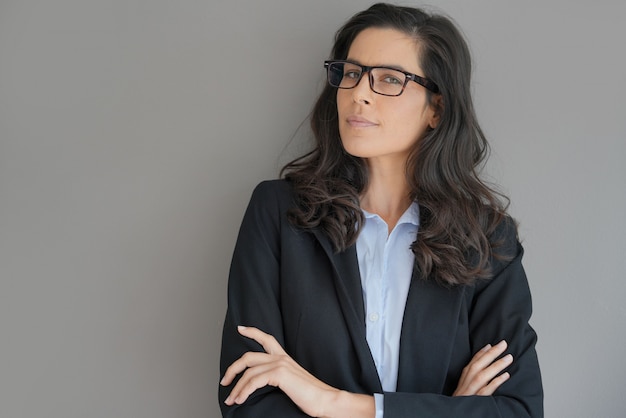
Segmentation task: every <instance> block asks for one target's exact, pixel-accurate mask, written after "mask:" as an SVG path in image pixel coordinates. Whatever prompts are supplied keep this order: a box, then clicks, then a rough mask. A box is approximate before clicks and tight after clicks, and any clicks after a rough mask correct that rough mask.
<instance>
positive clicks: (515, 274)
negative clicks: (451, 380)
mask: <svg viewBox="0 0 626 418" xmlns="http://www.w3.org/2000/svg"><path fill="white" fill-rule="evenodd" d="M494 235H495V236H496V237H495V239H496V240H500V239H501V240H502V241H503V243H504V244H503V247H504V248H503V252H504V253H506V254H510V255H512V256H513V258H512V259H510V261H508V262H495V263H494V269H493V271H494V276H493V277H492V278H491V279H490V280H488V281H483V282H480V283H478V284H476V285H475V286H473V287H472V288H471V289H467V290H468V292H467V295H468V296H467V298H468V309H469V312H468V318H469V338H470V346H471V347H472V350H473V352H476V351H478V350H479V349H480V348H481V347H484V346H485V345H486V344H488V343H491V344H494V343H497V342H499V341H500V340H502V339H505V340H506V341H507V343H508V348H507V352H508V353H511V354H512V355H513V364H512V365H511V366H510V367H509V368H508V372H509V373H510V375H511V377H510V379H509V380H508V381H507V382H505V383H504V384H503V385H502V386H500V387H499V388H498V390H497V391H496V392H495V393H494V395H493V396H460V397H451V396H446V395H443V394H421V393H385V394H384V416H385V418H397V417H420V418H422V417H424V418H425V417H429V418H445V417H464V418H502V417H520V418H521V417H524V418H530V417H532V418H540V417H543V389H542V384H541V374H540V371H539V363H538V360H537V354H536V351H535V343H536V341H537V336H536V333H535V331H534V330H533V329H532V327H531V326H530V325H529V322H528V321H529V319H530V316H531V313H532V303H531V296H530V290H529V287H528V282H527V279H526V275H525V273H524V269H523V267H522V263H521V260H522V254H523V249H522V246H521V244H520V243H519V242H518V240H517V232H516V227H515V225H514V224H513V221H512V220H510V219H508V220H507V221H506V222H503V225H501V226H500V227H499V228H498V230H497V232H496V233H495V234H494ZM468 361H469V359H468Z"/></svg>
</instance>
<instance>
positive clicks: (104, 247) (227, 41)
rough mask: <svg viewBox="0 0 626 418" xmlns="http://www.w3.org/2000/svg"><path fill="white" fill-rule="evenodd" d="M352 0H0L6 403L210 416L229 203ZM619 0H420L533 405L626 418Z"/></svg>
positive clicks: (50, 409) (624, 132) (304, 103)
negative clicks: (503, 245)
mask: <svg viewBox="0 0 626 418" xmlns="http://www.w3.org/2000/svg"><path fill="white" fill-rule="evenodd" d="M405 3H406V4H409V3H408V2H405ZM369 4H370V2H369V1H358V0H345V1H341V2H337V1H330V0H316V1H300V2H298V1H289V0H271V1H263V2H256V1H241V0H238V1H237V0H235V1H232V0H231V1H221V2H220V1H215V0H212V1H211V0H203V1H200V0H181V1H176V2H173V1H165V0H124V1H121V0H107V1H103V0H100V1H96V0H57V1H47V0H31V1H25V0H0V416H1V417H7V418H8V417H11V418H24V417H29V418H30V417H55V418H56V417H58V418H61V417H134V418H142V417H152V418H154V417H163V418H165V417H189V418H191V417H198V418H199V417H217V416H218V408H217V400H216V389H217V380H218V356H219V355H218V352H219V343H220V328H221V323H222V318H223V315H224V312H225V308H226V306H225V290H226V281H227V269H228V265H229V259H230V255H231V252H232V248H233V244H234V240H235V237H236V233H237V229H238V226H239V222H240V220H241V216H242V214H243V211H244V209H245V205H246V203H247V200H248V198H249V195H250V192H251V190H252V188H253V187H254V185H255V184H256V183H257V182H259V181H260V180H262V179H265V178H272V177H275V176H276V175H277V171H278V168H279V167H280V165H281V164H282V163H283V162H285V161H286V160H287V159H288V158H289V157H290V156H293V155H295V154H297V153H298V152H300V151H302V150H303V149H304V148H303V147H304V146H305V145H303V144H304V142H303V140H302V139H303V138H304V137H306V132H305V131H303V130H300V131H298V132H299V133H296V131H297V129H298V126H299V125H300V123H301V122H302V121H303V119H304V118H306V116H307V114H308V112H309V109H310V107H311V104H312V102H313V100H314V98H315V95H316V94H317V92H318V91H319V89H320V87H321V85H322V83H323V70H322V65H321V63H322V60H323V59H324V58H326V56H327V53H328V51H329V48H330V45H331V38H332V33H333V32H334V30H335V29H336V28H337V27H338V26H339V25H340V23H341V22H343V21H344V20H345V19H347V18H348V17H349V16H350V15H352V14H353V13H354V12H356V11H357V10H360V9H363V8H365V7H366V6H368V5H369ZM624 4H625V3H623V2H621V1H618V0H613V1H611V0H603V1H602V0H600V1H596V2H582V1H567V0H547V1H536V0H535V1H524V2H512V1H496V0H491V1H488V0H481V1H471V2H469V1H463V0H441V1H437V2H436V6H437V8H439V9H441V10H443V11H446V12H447V13H449V14H450V15H451V16H453V17H454V18H455V19H456V20H457V21H458V22H459V24H460V25H461V27H462V28H463V30H464V32H465V33H466V34H467V37H468V38H469V40H470V44H471V48H472V50H473V53H474V58H475V61H476V65H475V85H474V91H475V99H476V104H477V109H478V113H479V117H480V119H481V121H482V124H483V127H484V129H485V131H486V133H487V135H488V137H489V138H490V139H491V143H492V146H493V154H492V158H491V160H490V163H489V165H488V166H487V174H488V175H489V177H490V178H492V179H496V180H497V181H498V182H499V183H500V184H501V185H502V188H503V190H504V191H505V192H507V193H508V194H509V195H510V197H511V199H512V206H511V212H512V214H513V215H514V216H515V217H517V218H518V220H519V221H520V222H521V236H522V238H523V239H524V244H525V247H526V250H527V253H526V254H527V255H526V258H525V266H526V269H527V273H528V276H529V281H530V285H531V288H532V291H533V295H534V306H535V315H534V317H533V320H532V323H533V325H534V326H535V328H536V329H537V331H538V333H539V337H540V340H539V344H538V351H539V355H540V361H541V366H542V371H543V376H544V385H545V393H546V401H545V407H546V416H548V417H571V418H576V417H580V418H588V417H602V418H608V417H622V416H624V415H625V414H626V398H625V397H624V396H623V386H624V383H626V379H625V376H626V360H624V346H626V332H625V331H626V326H625V325H624V323H625V322H626V309H625V308H624V303H623V300H624V295H625V294H626V277H625V276H626V275H625V273H626V261H625V260H626V257H625V256H624V254H625V253H626V239H625V238H626V237H625V233H626V220H625V213H626V187H625V185H624V183H625V180H626V165H625V164H624V159H625V157H626V144H625V139H626V122H625V118H624V116H623V113H624V110H625V105H624V97H626V76H625V74H626V58H625V55H624V47H623V40H624V39H626V26H625V25H624V24H623V18H624V16H625V13H626V6H625V5H624ZM294 133H296V135H295V138H294V140H293V141H292V142H291V143H290V139H291V138H292V136H294Z"/></svg>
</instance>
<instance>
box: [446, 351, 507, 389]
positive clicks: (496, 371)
mask: <svg viewBox="0 0 626 418" xmlns="http://www.w3.org/2000/svg"><path fill="white" fill-rule="evenodd" d="M506 347H507V344H506V341H504V340H502V341H500V342H499V343H498V344H496V345H494V346H493V347H492V346H491V344H487V345H486V346H485V347H483V348H482V349H481V350H480V351H479V352H477V353H476V354H474V357H472V360H471V361H470V362H469V363H468V365H467V366H465V367H464V368H463V372H462V373H461V379H460V380H459V384H458V385H457V388H456V390H455V391H454V394H453V395H452V396H470V395H480V396H490V395H493V393H494V392H495V391H496V389H498V387H500V385H502V384H503V383H504V382H506V381H507V380H509V377H511V376H510V375H509V373H508V372H504V373H502V374H500V373H501V372H502V371H503V370H504V369H506V368H507V367H509V366H510V365H511V363H513V356H512V355H510V354H507V355H506V356H504V357H502V358H500V359H498V360H496V359H497V358H498V357H499V356H500V355H502V353H504V351H505V350H506Z"/></svg>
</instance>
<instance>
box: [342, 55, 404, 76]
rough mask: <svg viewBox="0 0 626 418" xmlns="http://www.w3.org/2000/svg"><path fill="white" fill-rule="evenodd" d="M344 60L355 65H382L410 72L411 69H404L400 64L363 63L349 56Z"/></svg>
mask: <svg viewBox="0 0 626 418" xmlns="http://www.w3.org/2000/svg"><path fill="white" fill-rule="evenodd" d="M346 61H348V62H351V63H353V64H357V65H363V66H366V67H384V68H391V69H392V70H400V71H403V72H405V73H411V74H412V72H411V71H409V70H407V69H405V68H404V67H402V66H401V65H393V64H376V65H365V64H363V63H362V62H360V61H359V60H355V59H350V58H346Z"/></svg>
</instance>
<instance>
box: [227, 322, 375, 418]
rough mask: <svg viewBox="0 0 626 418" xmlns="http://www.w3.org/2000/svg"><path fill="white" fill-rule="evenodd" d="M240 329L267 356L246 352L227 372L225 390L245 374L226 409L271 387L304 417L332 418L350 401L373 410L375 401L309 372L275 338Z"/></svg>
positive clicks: (250, 328)
mask: <svg viewBox="0 0 626 418" xmlns="http://www.w3.org/2000/svg"><path fill="white" fill-rule="evenodd" d="M237 329H238V331H239V333H240V334H241V335H243V336H244V337H248V338H251V339H253V340H255V341H256V342H258V343H259V344H261V346H262V347H263V350H265V352H264V353H261V352H252V351H250V352H247V353H245V354H244V355H243V356H241V357H240V358H239V359H238V360H236V361H235V362H234V363H233V364H231V365H230V367H229V368H228V369H227V370H226V373H225V374H224V378H223V379H222V381H221V382H220V384H221V385H223V386H228V385H230V384H231V383H232V382H233V380H234V379H235V376H237V375H238V374H240V373H243V375H242V376H241V378H240V379H239V381H238V382H237V384H236V385H235V387H234V388H233V390H232V391H231V392H230V394H229V395H228V398H226V400H225V401H224V402H225V403H226V405H234V404H242V403H244V402H245V401H246V400H247V399H248V397H249V396H250V395H251V394H252V393H253V392H254V391H255V390H257V389H260V388H262V387H264V386H268V385H269V386H274V387H277V388H280V389H281V390H282V391H283V392H284V393H285V394H286V395H287V396H289V398H290V399H291V400H292V401H293V402H294V403H295V404H296V405H298V407H299V408H300V409H302V411H303V412H304V413H306V414H307V415H310V416H312V417H323V416H329V415H327V413H328V412H329V411H334V412H336V411H339V410H341V409H342V408H341V407H340V406H341V404H344V402H346V401H348V400H349V401H350V402H346V403H351V404H352V406H356V404H359V405H362V406H364V407H366V408H369V407H372V408H373V403H374V401H373V397H364V395H355V394H349V393H347V392H344V391H340V390H339V389H336V388H333V387H332V386H329V385H327V384H326V383H324V382H322V381H320V380H319V379H317V378H316V377H315V376H313V375H312V374H310V373H309V372H307V371H306V370H305V369H304V368H302V367H301V366H300V365H299V364H298V363H296V362H295V361H294V360H293V359H292V358H291V357H289V355H287V353H285V350H284V349H283V348H282V347H281V345H280V344H279V343H278V341H276V339H275V338H274V337H273V336H271V335H269V334H266V333H264V332H263V331H261V330H259V329H257V328H253V327H238V328H237ZM366 398H371V399H366ZM355 402H356V403H355ZM370 404H371V405H370ZM372 416H373V415H372Z"/></svg>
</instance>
